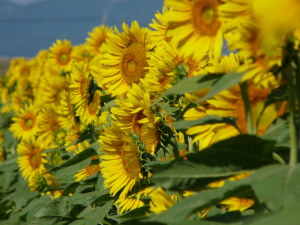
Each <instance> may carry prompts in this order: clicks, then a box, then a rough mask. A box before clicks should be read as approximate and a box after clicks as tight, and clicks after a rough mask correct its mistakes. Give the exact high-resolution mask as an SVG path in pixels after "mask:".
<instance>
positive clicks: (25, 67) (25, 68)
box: [14, 58, 31, 79]
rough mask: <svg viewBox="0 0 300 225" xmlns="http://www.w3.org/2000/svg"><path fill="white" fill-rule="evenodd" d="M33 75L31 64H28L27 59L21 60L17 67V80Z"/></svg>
mask: <svg viewBox="0 0 300 225" xmlns="http://www.w3.org/2000/svg"><path fill="white" fill-rule="evenodd" d="M30 74H31V63H30V62H28V61H27V60H26V59H25V58H21V59H20V60H19V62H18V65H17V66H16V67H15V73H14V75H15V76H16V78H17V79H19V78H20V77H27V78H28V77H29V76H30Z"/></svg>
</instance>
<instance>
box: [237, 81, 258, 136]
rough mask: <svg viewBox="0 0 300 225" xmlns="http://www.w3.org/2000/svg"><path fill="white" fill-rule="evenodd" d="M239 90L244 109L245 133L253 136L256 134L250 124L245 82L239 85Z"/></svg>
mask: <svg viewBox="0 0 300 225" xmlns="http://www.w3.org/2000/svg"><path fill="white" fill-rule="evenodd" d="M240 88H241V92H242V98H243V101H244V107H245V114H246V121H247V131H248V134H252V135H254V134H255V133H256V129H255V128H254V127H253V122H252V113H251V107H250V102H249V95H248V85H247V82H246V81H245V82H243V83H241V84H240Z"/></svg>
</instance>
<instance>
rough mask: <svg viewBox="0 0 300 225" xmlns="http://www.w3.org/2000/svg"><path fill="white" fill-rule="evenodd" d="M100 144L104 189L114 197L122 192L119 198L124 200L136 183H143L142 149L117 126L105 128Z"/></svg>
mask: <svg viewBox="0 0 300 225" xmlns="http://www.w3.org/2000/svg"><path fill="white" fill-rule="evenodd" d="M99 143H100V146H101V147H100V150H101V151H102V152H103V153H104V154H103V155H102V156H101V158H102V163H101V164H100V166H101V173H102V176H103V177H104V178H105V181H104V187H105V188H106V189H110V193H111V194H112V195H114V196H115V195H116V194H117V193H118V192H119V191H120V192H121V193H120V197H119V198H120V199H124V198H125V197H126V196H127V194H128V192H129V191H130V190H131V189H132V188H133V186H134V185H135V183H136V182H137V181H141V179H140V171H141V166H140V157H139V153H140V149H139V147H138V145H137V144H136V143H135V142H134V141H133V139H132V138H131V137H129V135H128V133H126V132H125V131H124V130H121V129H120V128H119V127H118V126H116V125H115V124H113V125H112V126H111V128H106V127H104V132H103V134H102V135H101V136H100V139H99Z"/></svg>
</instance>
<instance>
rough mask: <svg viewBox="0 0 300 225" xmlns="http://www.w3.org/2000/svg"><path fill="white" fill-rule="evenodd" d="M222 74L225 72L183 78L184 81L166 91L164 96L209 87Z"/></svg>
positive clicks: (182, 93)
mask: <svg viewBox="0 0 300 225" xmlns="http://www.w3.org/2000/svg"><path fill="white" fill-rule="evenodd" d="M222 76H223V74H209V75H204V76H202V75H199V76H194V77H190V78H185V79H182V81H180V82H178V83H177V84H175V85H174V86H173V87H172V88H170V89H169V90H168V91H166V92H165V93H164V94H163V95H162V97H164V96H168V95H173V94H176V95H184V94H185V93H191V92H193V91H197V90H201V89H204V88H209V87H211V86H212V85H213V84H214V83H215V82H216V81H217V80H218V79H220V78H221V77H222Z"/></svg>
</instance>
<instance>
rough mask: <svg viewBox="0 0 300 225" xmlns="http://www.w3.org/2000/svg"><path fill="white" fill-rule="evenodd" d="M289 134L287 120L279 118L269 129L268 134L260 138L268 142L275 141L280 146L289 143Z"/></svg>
mask: <svg viewBox="0 0 300 225" xmlns="http://www.w3.org/2000/svg"><path fill="white" fill-rule="evenodd" d="M289 132H290V131H289V126H288V122H287V120H284V119H282V118H280V117H279V118H277V119H276V120H275V122H274V123H272V124H271V125H270V126H269V127H268V129H267V131H266V133H265V134H264V135H262V136H260V137H261V138H262V139H266V140H275V141H276V142H277V143H278V144H282V143H286V142H288V140H289V137H290V133H289Z"/></svg>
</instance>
